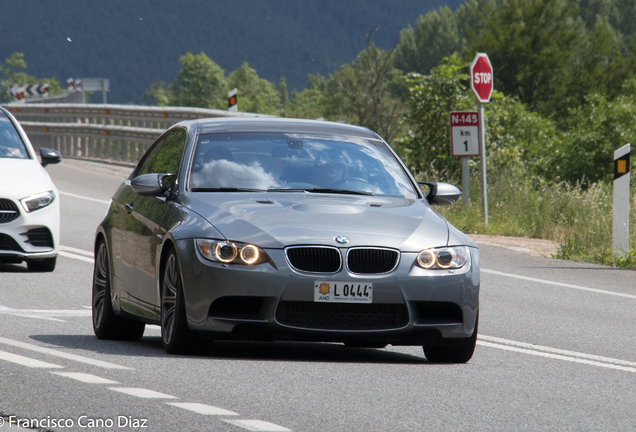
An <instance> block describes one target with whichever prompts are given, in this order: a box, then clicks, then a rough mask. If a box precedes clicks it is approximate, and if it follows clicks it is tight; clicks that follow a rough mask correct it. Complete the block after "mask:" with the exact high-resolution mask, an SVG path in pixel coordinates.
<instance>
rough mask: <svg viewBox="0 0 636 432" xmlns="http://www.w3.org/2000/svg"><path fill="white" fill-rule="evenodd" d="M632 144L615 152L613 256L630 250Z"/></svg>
mask: <svg viewBox="0 0 636 432" xmlns="http://www.w3.org/2000/svg"><path fill="white" fill-rule="evenodd" d="M631 151H632V149H631V144H627V145H624V146H623V147H621V148H619V149H618V150H616V151H615V152H614V220H613V224H612V225H613V226H612V234H613V236H612V251H613V253H612V256H614V255H616V254H619V253H622V252H626V251H628V250H629V177H630V174H629V155H630V153H631Z"/></svg>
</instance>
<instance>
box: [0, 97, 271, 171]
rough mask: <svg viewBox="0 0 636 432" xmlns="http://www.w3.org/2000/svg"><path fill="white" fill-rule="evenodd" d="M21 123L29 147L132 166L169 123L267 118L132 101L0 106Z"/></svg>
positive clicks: (259, 115)
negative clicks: (213, 118)
mask: <svg viewBox="0 0 636 432" xmlns="http://www.w3.org/2000/svg"><path fill="white" fill-rule="evenodd" d="M4 107H5V108H6V109H7V110H9V111H10V112H11V114H13V115H14V116H15V117H16V119H18V121H19V122H20V124H21V125H22V127H23V128H24V131H25V132H26V133H27V135H28V136H29V139H30V140H31V143H32V144H33V147H35V149H36V150H38V149H39V148H41V147H49V148H53V149H55V150H57V151H59V152H60V153H61V154H62V156H64V157H71V158H78V159H98V160H103V161H111V162H118V163H123V164H129V165H133V164H136V163H137V162H138V161H139V159H141V157H142V156H143V154H144V153H145V152H146V150H147V149H148V147H150V145H151V144H152V143H153V142H154V141H155V140H156V139H157V138H158V137H159V136H160V135H161V134H162V133H163V132H164V131H165V130H166V129H167V128H169V127H170V126H172V125H173V124H175V123H178V122H180V121H182V120H193V119H199V118H209V117H269V116H266V115H261V114H252V113H242V112H228V111H222V110H213V109H205V108H185V107H151V106H137V105H93V104H91V105H88V104H33V105H31V104H20V103H13V104H8V105H4Z"/></svg>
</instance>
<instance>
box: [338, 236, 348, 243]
mask: <svg viewBox="0 0 636 432" xmlns="http://www.w3.org/2000/svg"><path fill="white" fill-rule="evenodd" d="M336 241H337V242H338V243H340V244H347V243H349V237H347V236H338V237H336Z"/></svg>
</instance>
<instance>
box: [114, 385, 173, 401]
mask: <svg viewBox="0 0 636 432" xmlns="http://www.w3.org/2000/svg"><path fill="white" fill-rule="evenodd" d="M109 389H110V390H115V391H118V392H120V393H126V394H127V395H131V396H136V397H138V398H144V399H177V397H176V396H170V395H168V394H165V393H159V392H156V391H153V390H146V389H142V388H137V387H109Z"/></svg>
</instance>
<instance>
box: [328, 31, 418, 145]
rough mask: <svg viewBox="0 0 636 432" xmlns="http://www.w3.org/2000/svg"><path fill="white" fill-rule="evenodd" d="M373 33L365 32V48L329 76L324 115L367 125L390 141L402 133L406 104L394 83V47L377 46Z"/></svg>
mask: <svg viewBox="0 0 636 432" xmlns="http://www.w3.org/2000/svg"><path fill="white" fill-rule="evenodd" d="M375 30H377V29H374V31H375ZM372 33H373V32H371V33H370V34H368V35H367V48H366V49H364V50H362V51H360V53H358V56H357V57H356V59H355V60H354V61H353V62H351V64H345V65H343V66H342V67H341V68H340V69H339V70H337V71H335V72H334V73H333V74H332V75H331V76H330V77H329V81H328V82H327V85H326V89H325V94H326V99H325V116H326V117H327V118H329V119H330V120H345V121H346V122H348V123H353V124H357V125H360V126H365V127H368V128H369V129H371V130H373V131H375V132H377V133H378V134H380V135H381V136H382V137H383V138H384V139H385V140H387V142H389V143H392V142H393V141H394V140H395V139H396V138H397V137H398V136H399V135H400V133H401V129H402V124H401V122H400V119H401V118H402V116H403V114H404V111H405V108H406V107H405V105H404V103H403V102H402V101H401V100H400V98H399V97H398V96H399V95H398V92H397V86H395V85H394V81H395V79H396V77H397V76H399V73H398V71H396V70H394V69H393V58H392V54H393V49H390V50H389V51H384V50H382V49H380V48H378V47H376V46H375V45H374V44H373V43H372V42H371V41H370V37H371V34H372Z"/></svg>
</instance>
